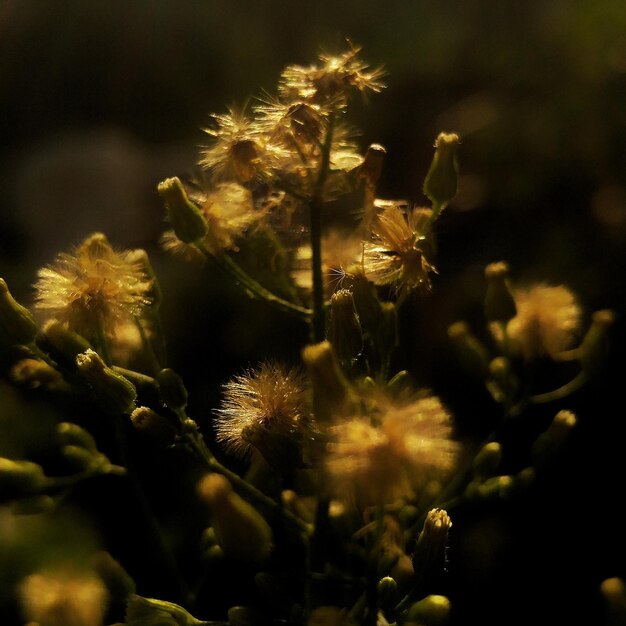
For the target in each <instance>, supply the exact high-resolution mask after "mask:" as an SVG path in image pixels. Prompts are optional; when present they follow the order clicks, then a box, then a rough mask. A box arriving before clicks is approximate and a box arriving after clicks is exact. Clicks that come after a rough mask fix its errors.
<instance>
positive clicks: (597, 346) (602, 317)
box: [579, 309, 615, 376]
mask: <svg viewBox="0 0 626 626" xmlns="http://www.w3.org/2000/svg"><path fill="white" fill-rule="evenodd" d="M614 322H615V313H614V312H613V311H611V310H610V309H603V310H601V311H596V312H595V313H594V314H593V317H592V321H591V326H590V327H589V330H588V331H587V334H586V335H585V337H584V339H583V341H582V343H581V344H580V348H579V352H580V364H581V366H582V369H583V372H585V373H586V374H587V375H588V376H592V375H594V374H595V373H596V372H597V371H598V370H599V369H600V367H601V366H602V364H603V363H604V359H605V358H606V354H607V352H608V336H609V328H611V326H612V325H613V323H614Z"/></svg>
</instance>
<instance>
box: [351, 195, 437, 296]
mask: <svg viewBox="0 0 626 626" xmlns="http://www.w3.org/2000/svg"><path fill="white" fill-rule="evenodd" d="M381 205H382V207H383V211H382V213H380V215H378V216H377V218H376V219H375V220H374V222H373V226H372V234H373V238H372V241H370V242H368V243H367V244H366V246H365V251H364V260H363V265H364V268H365V273H366V274H367V275H368V277H369V278H370V279H371V280H372V281H373V282H374V283H376V284H379V285H395V287H396V288H397V289H398V291H399V292H400V293H404V292H407V291H411V290H413V289H415V288H423V289H430V276H429V274H430V273H431V272H434V271H436V270H435V267H434V266H433V265H432V264H431V263H430V261H429V260H428V258H427V256H428V252H427V246H428V240H427V235H426V234H425V228H426V224H427V223H428V221H429V218H430V214H431V211H430V209H420V208H414V209H412V210H410V211H409V212H408V213H406V214H405V213H404V211H403V210H402V208H401V205H400V203H398V202H389V203H384V204H383V203H381V202H380V201H379V206H381Z"/></svg>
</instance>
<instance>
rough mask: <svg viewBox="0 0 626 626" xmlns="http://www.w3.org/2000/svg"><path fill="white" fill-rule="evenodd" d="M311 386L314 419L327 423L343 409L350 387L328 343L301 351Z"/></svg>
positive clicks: (311, 346)
mask: <svg viewBox="0 0 626 626" xmlns="http://www.w3.org/2000/svg"><path fill="white" fill-rule="evenodd" d="M302 360H303V361H304V363H305V365H306V367H307V371H308V374H309V378H310V379H311V385H312V387H313V404H314V413H315V417H316V419H317V420H318V421H319V422H320V423H328V422H330V420H331V417H332V416H333V414H335V413H336V412H338V411H339V412H341V411H342V410H344V409H345V407H346V403H347V402H348V399H349V394H350V386H349V383H348V381H347V380H346V378H345V376H344V375H343V372H342V371H341V367H340V365H339V362H338V360H337V356H336V355H335V352H334V350H333V347H332V344H331V343H330V342H329V341H322V342H321V343H316V344H313V345H309V346H306V347H305V348H304V349H303V350H302Z"/></svg>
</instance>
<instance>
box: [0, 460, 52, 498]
mask: <svg viewBox="0 0 626 626" xmlns="http://www.w3.org/2000/svg"><path fill="white" fill-rule="evenodd" d="M46 482H47V478H46V476H45V474H44V473H43V469H42V468H41V466H40V465H37V463H31V462H30V461H13V460H11V459H5V458H4V457H0V492H2V493H5V492H7V493H19V494H21V493H33V492H35V491H38V490H39V489H41V488H42V487H44V486H45V484H46Z"/></svg>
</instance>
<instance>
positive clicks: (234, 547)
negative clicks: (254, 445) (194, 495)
mask: <svg viewBox="0 0 626 626" xmlns="http://www.w3.org/2000/svg"><path fill="white" fill-rule="evenodd" d="M198 494H199V495H200V497H201V498H202V499H203V500H204V501H205V502H206V503H207V504H208V505H209V508H210V515H211V525H212V526H213V529H214V530H215V535H216V537H217V540H218V543H219V545H220V547H221V548H222V550H224V554H225V555H226V556H227V557H230V558H234V559H240V560H242V561H252V562H260V561H263V560H264V559H266V558H267V557H268V556H269V554H270V552H271V551H272V547H273V545H272V530H271V528H270V526H269V524H268V523H267V522H266V521H265V519H264V518H263V517H262V515H261V514H260V513H259V512H258V511H257V510H256V509H255V508H254V507H253V506H252V505H251V504H249V503H248V502H246V501H245V500H244V499H243V498H241V497H240V496H238V495H237V494H236V493H235V492H234V491H233V489H232V487H231V485H230V483H229V482H228V480H227V479H226V478H224V476H222V475H220V474H207V475H206V476H205V477H204V478H203V479H202V480H200V482H199V483H198Z"/></svg>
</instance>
